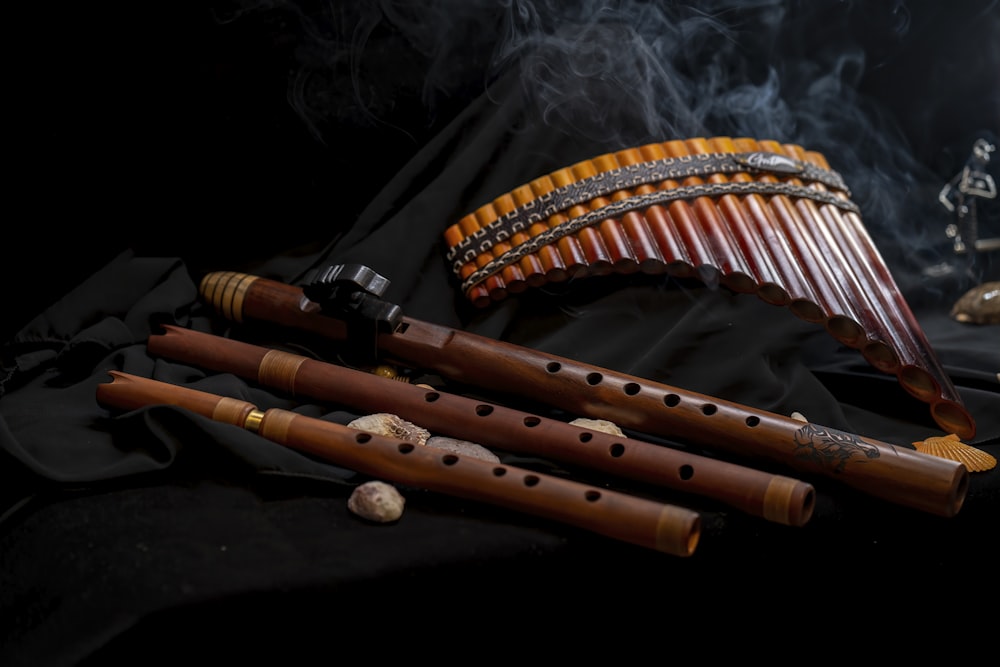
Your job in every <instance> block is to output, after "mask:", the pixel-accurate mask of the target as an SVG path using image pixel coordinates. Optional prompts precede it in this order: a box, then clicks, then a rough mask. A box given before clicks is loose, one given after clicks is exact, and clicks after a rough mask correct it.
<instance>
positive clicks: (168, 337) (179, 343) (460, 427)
mask: <svg viewBox="0 0 1000 667" xmlns="http://www.w3.org/2000/svg"><path fill="white" fill-rule="evenodd" d="M147 349H148V350H149V352H150V353H151V354H154V355H157V356H161V357H165V358H168V359H173V360H175V361H180V362H183V363H187V364H191V365H194V366H198V367H201V368H206V369H210V370H213V371H217V372H220V373H232V374H233V375H236V376H238V377H242V378H244V379H246V380H249V381H251V382H257V383H259V384H262V385H265V386H268V387H271V388H274V389H278V390H279V391H282V392H285V393H287V394H291V395H292V396H302V397H310V398H312V399H316V400H319V401H322V402H333V403H339V404H341V405H345V406H350V407H352V408H355V409H358V410H361V411H367V412H370V413H374V412H390V413H392V414H395V415H398V416H400V417H402V418H404V419H407V420H409V421H411V422H413V423H414V424H417V425H419V426H421V427H423V428H425V429H427V430H428V431H431V432H432V433H435V434H439V435H446V436H450V437H454V438H459V439H463V440H469V441H474V442H476V443H478V444H480V445H484V446H487V447H494V448H496V449H502V450H505V451H508V452H513V453H519V454H529V455H536V456H541V457H543V458H548V459H551V460H554V461H562V462H564V463H571V464H574V465H578V466H581V467H584V468H589V469H593V470H597V471H600V472H602V473H609V474H611V475H616V476H618V477H620V478H626V479H631V480H636V481H640V482H644V483H648V484H653V485H657V486H661V487H667V488H671V489H674V490H677V491H681V492H683V493H689V494H693V495H697V496H702V497H706V498H711V499H713V500H716V501H719V502H722V503H723V504H725V505H728V506H730V507H733V508H736V509H738V510H740V511H742V512H745V513H747V514H749V515H752V516H756V517H759V518H764V519H767V520H769V521H774V522H776V523H780V524H784V525H790V526H802V525H804V524H805V523H806V522H807V521H808V520H809V518H810V517H811V516H812V512H813V507H814V505H815V491H814V488H813V486H812V485H811V484H808V483H806V482H802V481H800V480H797V479H793V478H790V477H786V476H784V475H775V474H771V473H767V472H763V471H760V470H756V469H754V468H747V467H744V466H740V465H737V464H734V463H729V462H726V461H721V460H718V459H713V458H709V457H706V456H699V455H697V454H691V453H686V452H683V451H680V450H677V449H672V448H670V447H665V446H661V445H657V444H654V443H649V442H644V441H642V440H638V439H636V438H623V437H620V436H617V435H614V434H611V433H605V432H601V431H598V430H594V429H589V428H585V427H582V426H575V425H573V424H569V423H567V422H563V421H559V420H557V419H548V418H544V417H540V416H537V415H533V414H530V413H526V412H522V411H519V410H515V409H512V408H508V407H504V406H502V405H496V404H492V403H487V402H484V401H480V400H475V399H471V398H466V397H464V396H459V395H456V394H449V393H446V392H443V391H438V390H435V389H428V388H426V387H421V386H418V385H413V384H408V383H406V382H398V381H396V380H393V379H389V378H386V377H380V376H378V375H375V374H373V373H367V372H364V371H360V370H354V369H351V368H346V367H343V366H338V365H335V364H330V363H327V362H324V361H318V360H315V359H310V358H308V357H304V356H300V355H296V354H291V353H288V352H284V351H281V350H274V349H269V348H266V347H260V346H257V345H251V344H248V343H244V342H241V341H237V340H233V339H231V338H223V337H220V336H214V335H212V334H208V333H202V332H198V331H192V330H190V329H184V328H181V327H175V326H170V325H167V326H164V333H163V334H159V335H153V336H150V337H149V340H148V344H147Z"/></svg>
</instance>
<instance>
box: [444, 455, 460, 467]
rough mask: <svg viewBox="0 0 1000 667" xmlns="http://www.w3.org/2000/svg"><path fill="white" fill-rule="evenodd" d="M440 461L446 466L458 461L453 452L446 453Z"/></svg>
mask: <svg viewBox="0 0 1000 667" xmlns="http://www.w3.org/2000/svg"><path fill="white" fill-rule="evenodd" d="M441 463H443V464H445V465H446V466H453V465H455V464H456V463H458V457H457V456H455V455H454V454H446V455H445V456H442V457H441Z"/></svg>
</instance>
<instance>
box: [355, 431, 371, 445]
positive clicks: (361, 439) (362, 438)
mask: <svg viewBox="0 0 1000 667" xmlns="http://www.w3.org/2000/svg"><path fill="white" fill-rule="evenodd" d="M371 439H372V436H371V434H370V433H358V434H357V435H356V436H354V442H356V443H358V444H359V445H363V444H365V443H366V442H369V441H370V440H371Z"/></svg>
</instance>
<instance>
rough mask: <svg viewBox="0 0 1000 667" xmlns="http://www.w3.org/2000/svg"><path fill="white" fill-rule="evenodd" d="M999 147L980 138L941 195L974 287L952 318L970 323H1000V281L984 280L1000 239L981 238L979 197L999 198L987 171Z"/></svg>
mask: <svg viewBox="0 0 1000 667" xmlns="http://www.w3.org/2000/svg"><path fill="white" fill-rule="evenodd" d="M995 150H996V146H994V145H993V144H991V143H990V142H988V141H986V140H985V139H977V140H976V141H975V143H974V144H973V146H972V154H971V155H970V156H969V159H968V160H967V161H966V163H965V167H964V168H963V169H962V171H961V172H959V173H958V174H957V175H956V176H955V178H953V179H951V180H950V181H949V182H948V183H946V184H945V186H944V187H943V188H942V189H941V192H940V193H939V194H938V201H940V202H941V205H942V206H944V207H945V208H946V209H948V211H949V212H951V213H952V214H953V215H954V217H955V221H954V222H953V223H951V224H949V225H948V226H947V227H946V228H945V234H947V236H948V237H949V238H950V239H951V240H952V247H953V249H954V251H955V254H956V255H962V256H963V257H964V259H965V262H964V267H963V268H964V273H965V276H966V278H968V279H969V280H971V281H972V283H973V284H974V287H972V288H971V289H969V290H968V291H966V292H965V293H964V294H963V295H962V296H961V298H959V299H958V301H956V302H955V305H954V306H953V307H952V309H951V317H953V318H954V319H956V320H958V321H959V322H967V323H970V324H997V323H1000V282H996V281H993V282H983V276H982V272H983V257H982V256H983V255H985V254H986V253H988V252H991V251H994V250H1000V238H985V239H983V238H979V231H980V230H979V215H978V211H977V202H978V200H980V199H996V196H997V186H996V182H995V181H994V180H993V177H992V176H991V175H990V174H989V173H988V172H987V171H986V168H987V165H988V164H989V162H990V153H992V152H994V151H995Z"/></svg>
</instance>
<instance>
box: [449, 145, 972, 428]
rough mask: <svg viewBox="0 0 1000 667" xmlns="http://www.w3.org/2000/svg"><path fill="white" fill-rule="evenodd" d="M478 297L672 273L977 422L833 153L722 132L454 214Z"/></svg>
mask: <svg viewBox="0 0 1000 667" xmlns="http://www.w3.org/2000/svg"><path fill="white" fill-rule="evenodd" d="M444 240H445V244H446V246H447V258H448V261H449V262H451V266H452V270H453V271H454V273H455V275H456V276H457V278H458V280H459V281H460V282H461V290H462V292H463V293H464V294H465V296H466V297H467V298H468V299H469V300H470V301H471V302H472V303H474V304H476V305H477V306H487V305H489V304H490V303H493V302H495V301H498V300H501V299H503V298H505V297H507V296H509V295H510V294H514V293H518V292H522V291H524V290H526V289H528V288H530V287H538V286H541V285H543V284H546V283H548V282H555V281H564V280H567V279H569V278H579V277H584V276H599V275H606V274H610V273H618V274H628V273H637V272H641V273H646V274H668V275H671V276H675V277H678V278H698V279H700V280H702V281H704V282H705V283H706V284H721V285H723V286H725V287H727V288H729V289H730V290H732V291H734V292H736V293H745V294H756V295H757V296H758V297H759V298H760V299H762V300H763V301H765V302H767V303H770V304H773V305H777V306H785V307H787V308H788V309H789V310H791V311H792V313H794V314H795V315H796V316H797V317H799V318H801V319H803V320H805V321H808V322H812V323H816V324H819V325H822V326H823V327H824V328H825V329H826V330H827V331H828V332H829V333H830V334H831V335H832V336H833V337H834V338H836V339H837V340H838V341H839V342H841V343H842V344H844V345H846V346H848V347H851V348H854V349H857V350H858V351H860V353H861V354H862V355H863V356H864V358H865V359H866V360H867V361H868V362H869V363H871V365H873V366H874V367H875V368H877V369H878V370H880V371H882V372H885V373H889V374H894V375H896V377H897V378H898V380H899V382H900V384H901V385H902V387H903V388H904V389H905V390H906V391H907V392H909V393H910V394H911V395H913V396H914V397H916V398H917V399H919V400H921V401H923V402H925V403H927V404H928V405H929V406H930V410H931V415H932V417H933V418H934V420H935V421H936V422H937V424H938V425H939V426H940V427H941V428H942V429H944V430H945V431H946V432H948V433H955V434H957V435H958V436H959V437H961V438H965V439H969V438H972V437H973V436H974V435H975V421H974V420H973V418H972V416H971V415H970V414H969V412H968V411H967V410H966V409H965V407H964V406H963V404H962V401H961V398H960V397H959V396H958V392H957V391H956V389H955V387H954V385H953V384H952V383H951V380H950V379H949V378H948V376H947V375H946V373H945V372H944V370H943V368H942V367H941V364H940V362H939V361H938V359H937V357H936V355H935V353H934V351H933V349H932V348H931V346H930V344H929V343H928V341H927V338H926V335H925V334H924V332H923V330H922V329H921V327H920V325H919V323H918V322H917V320H916V318H915V317H914V315H913V313H912V311H911V310H910V307H909V306H908V304H907V303H906V300H905V299H904V297H903V295H902V293H901V292H900V290H899V288H898V286H897V285H896V283H895V280H894V279H893V277H892V275H891V273H890V271H889V269H888V267H887V265H886V264H885V262H884V260H883V259H882V256H881V254H880V253H879V251H878V249H877V247H876V246H875V244H874V243H873V241H872V239H871V237H870V235H869V234H868V232H867V230H866V229H865V227H864V224H863V223H862V220H861V216H860V212H859V209H858V207H857V205H856V204H854V203H853V202H852V201H851V198H850V191H849V189H848V187H847V186H846V185H845V183H844V182H843V180H842V178H841V176H840V175H839V174H838V173H837V172H835V171H833V170H831V169H830V166H829V164H828V163H827V161H826V159H825V158H824V156H823V155H822V154H820V153H818V152H815V151H808V150H805V149H803V148H802V147H801V146H797V145H794V144H783V143H779V142H776V141H765V140H760V141H758V140H755V139H750V138H731V137H712V138H693V139H686V140H675V141H666V142H662V143H654V144H647V145H644V146H639V147H634V148H629V149H626V150H621V151H618V152H615V153H608V154H605V155H600V156H598V157H595V158H593V159H590V160H584V161H581V162H578V163H576V164H574V165H572V166H570V167H566V168H563V169H559V170H558V171H554V172H552V173H550V174H547V175H544V176H541V177H539V178H536V179H535V180H533V181H531V182H529V183H526V184H524V185H521V186H520V187H518V188H516V189H514V190H513V191H511V192H508V193H506V194H503V195H501V196H499V197H497V198H496V199H494V200H493V201H491V202H489V203H487V204H485V205H483V206H480V207H479V208H478V209H476V210H475V211H473V212H472V213H469V214H468V215H466V216H464V217H463V218H462V219H460V220H459V221H458V222H457V223H455V224H452V225H451V226H449V227H448V228H447V229H446V230H445V233H444Z"/></svg>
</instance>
